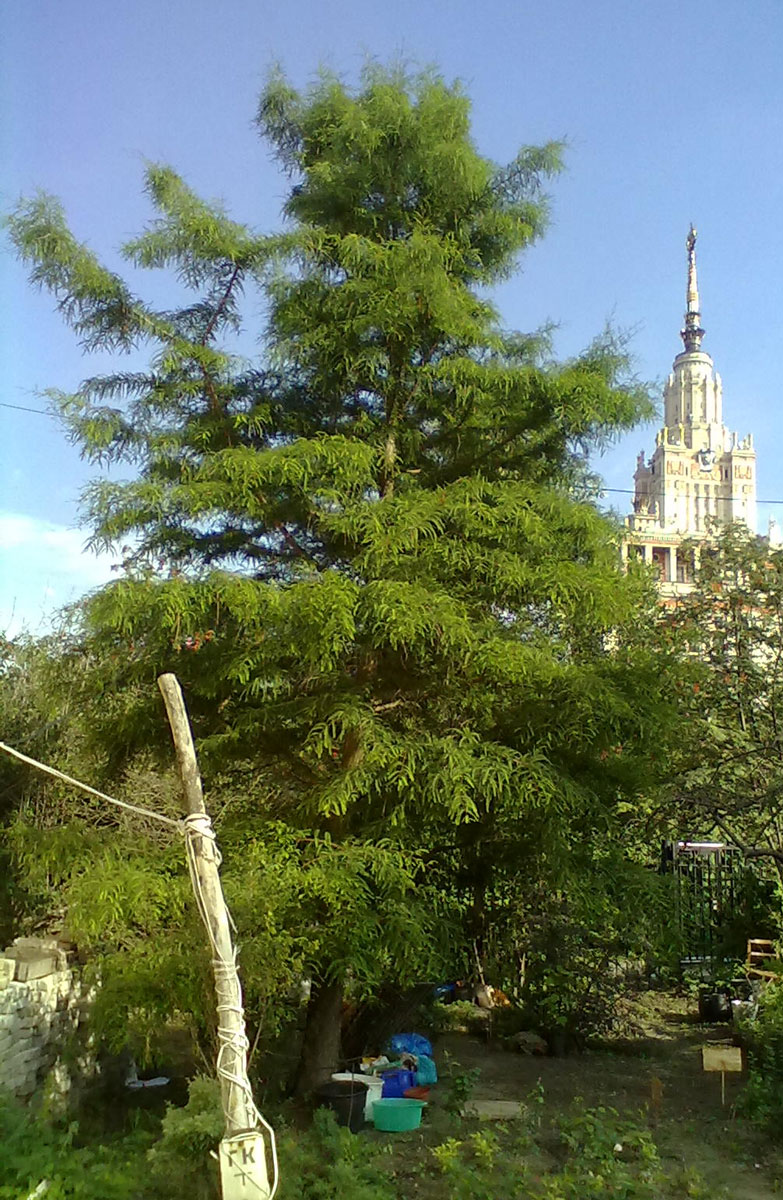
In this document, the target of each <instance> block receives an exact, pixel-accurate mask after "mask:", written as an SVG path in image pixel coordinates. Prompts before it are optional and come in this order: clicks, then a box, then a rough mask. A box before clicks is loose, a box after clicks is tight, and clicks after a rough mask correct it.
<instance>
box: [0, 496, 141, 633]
mask: <svg viewBox="0 0 783 1200" xmlns="http://www.w3.org/2000/svg"><path fill="white" fill-rule="evenodd" d="M85 540H86V534H85V533H84V531H83V530H79V529H71V528H68V526H66V525H57V524H55V523H54V522H52V521H43V520H40V519H38V518H37V517H31V516H28V515H27V514H26V513H18V512H2V511H0V633H3V634H5V636H6V637H13V636H14V635H15V634H17V633H19V632H20V631H21V630H27V631H28V632H29V633H45V632H46V631H47V630H48V629H49V628H50V627H51V624H52V621H53V619H54V617H55V615H56V613H57V610H58V609H60V608H62V606H63V605H65V604H70V603H72V602H73V601H74V600H78V599H79V597H80V596H83V595H84V593H85V592H88V591H90V590H91V589H92V588H95V587H98V586H99V585H100V584H102V583H106V582H107V581H108V580H109V579H111V578H112V577H113V576H112V569H111V568H112V565H113V564H114V563H116V562H118V558H117V556H116V555H111V554H95V553H93V552H92V551H88V550H85V548H84V543H85Z"/></svg>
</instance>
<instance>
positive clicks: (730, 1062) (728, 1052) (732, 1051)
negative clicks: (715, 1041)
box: [701, 1046, 742, 1071]
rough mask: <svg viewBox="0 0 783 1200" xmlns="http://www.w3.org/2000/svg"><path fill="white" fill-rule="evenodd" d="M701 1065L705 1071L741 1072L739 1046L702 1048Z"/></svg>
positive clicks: (740, 1051)
mask: <svg viewBox="0 0 783 1200" xmlns="http://www.w3.org/2000/svg"><path fill="white" fill-rule="evenodd" d="M701 1063H702V1067H703V1068H704V1070H705V1071H741V1070H742V1050H741V1049H740V1048H739V1046H702V1048H701Z"/></svg>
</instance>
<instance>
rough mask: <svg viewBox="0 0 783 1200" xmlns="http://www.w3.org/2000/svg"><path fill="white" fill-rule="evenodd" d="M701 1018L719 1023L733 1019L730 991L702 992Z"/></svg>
mask: <svg viewBox="0 0 783 1200" xmlns="http://www.w3.org/2000/svg"><path fill="white" fill-rule="evenodd" d="M699 1020H700V1021H703V1022H704V1023H705V1025H718V1024H720V1023H721V1022H725V1021H730V1020H731V996H730V995H729V993H728V992H700V993H699Z"/></svg>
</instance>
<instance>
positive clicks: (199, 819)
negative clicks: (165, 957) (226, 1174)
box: [0, 742, 280, 1200]
mask: <svg viewBox="0 0 783 1200" xmlns="http://www.w3.org/2000/svg"><path fill="white" fill-rule="evenodd" d="M0 750H3V751H4V752H5V753H6V754H10V755H11V757H12V758H17V759H19V761H20V762H23V763H27V764H28V766H31V767H35V768H36V769H37V770H39V771H43V772H44V773H45V774H46V775H51V776H53V777H54V778H55V779H61V780H62V781H63V783H68V784H70V785H71V787H75V788H79V789H80V790H81V791H83V792H88V793H89V794H90V795H91V796H97V797H98V799H99V800H105V801H106V803H107V804H114V805H116V806H117V808H122V809H125V810H126V811H127V812H133V813H137V814H138V815H139V816H142V817H148V818H149V819H150V820H153V821H162V822H163V824H165V825H171V826H173V827H174V828H175V829H176V830H177V831H178V832H179V833H182V834H184V837H185V857H186V860H187V864H188V873H189V875H190V882H191V884H192V887H193V894H194V896H195V898H196V907H197V908H198V912H199V916H200V917H201V920H202V923H203V925H204V928H205V929H206V931H207V937H208V938H209V944H210V947H211V949H212V968H213V971H214V974H215V993H216V996H217V1006H216V1007H217V1016H218V1028H217V1036H218V1055H217V1075H218V1079H220V1080H223V1081H225V1083H226V1084H229V1085H230V1086H232V1087H235V1088H238V1089H239V1090H240V1091H241V1093H242V1096H243V1100H244V1108H245V1115H246V1118H247V1127H248V1131H253V1130H255V1129H258V1128H259V1126H260V1127H261V1128H263V1129H264V1130H265V1131H266V1133H267V1135H268V1139H269V1146H270V1150H271V1157H272V1171H273V1176H272V1178H273V1183H272V1190H271V1192H270V1193H269V1200H272V1197H273V1196H274V1195H275V1192H276V1191H277V1186H278V1183H279V1179H280V1171H279V1168H278V1162H277V1146H276V1143H275V1133H274V1130H273V1129H272V1126H271V1125H270V1124H269V1123H268V1121H266V1120H265V1119H264V1117H263V1116H262V1115H261V1113H260V1112H259V1111H258V1109H257V1108H256V1104H255V1101H254V1099H253V1092H252V1089H251V1087H250V1080H249V1079H248V1077H247V1052H248V1049H249V1047H250V1042H249V1041H248V1038H247V1034H246V1033H245V1022H244V1009H243V1007H242V986H241V984H240V982H239V974H238V972H237V962H236V959H237V951H236V947H235V946H234V947H232V956H231V960H230V961H227V960H226V959H225V958H223V956H222V955H221V952H220V947H219V946H218V944H217V942H216V940H215V934H214V930H213V928H212V924H211V922H210V920H209V913H208V911H207V907H206V904H205V903H204V894H203V892H202V889H201V880H200V879H199V875H198V869H197V859H198V854H199V850H200V849H201V847H199V846H198V844H197V839H204V840H205V841H207V842H209V843H210V845H211V852H212V857H213V861H214V863H215V866H216V868H218V867H220V864H221V862H222V858H221V855H220V851H219V850H218V847H217V840H216V838H215V831H214V829H213V828H212V821H211V819H210V817H209V814H208V813H205V812H198V813H189V814H188V815H187V816H185V817H183V818H181V819H180V820H174V819H173V818H172V817H165V816H163V814H162V813H156V812H153V811H152V810H151V809H149V808H141V807H140V806H139V805H137V804H127V803H126V802H125V801H124V800H116V799H115V798H114V797H113V796H107V795H106V793H105V792H100V791H98V789H97V788H94V787H90V786H89V784H87V783H81V781H80V780H78V779H74V778H73V777H72V776H70V775H66V774H65V773H64V772H63V771H58V770H57V769H56V768H55V767H48V766H46V764H45V763H42V762H39V761H38V760H37V759H35V758H30V757H29V756H28V755H27V754H22V753H21V751H19V750H14V748H13V747H12V746H7V745H6V743H5V742H0ZM226 916H227V918H228V922H229V926H230V928H231V929H232V930H233V931H234V932H236V926H235V925H234V922H233V920H232V919H231V914H230V913H229V911H228V909H227V908H226ZM228 1013H230V1014H231V1015H232V1017H233V1018H234V1020H233V1021H232V1024H231V1025H227V1024H226V1020H225V1017H226V1014H228ZM237 1018H238V1019H237ZM226 1059H228V1060H229V1061H230V1062H231V1063H232V1064H234V1066H235V1068H236V1069H233V1070H232V1069H231V1067H230V1066H229V1065H228V1064H227V1062H226Z"/></svg>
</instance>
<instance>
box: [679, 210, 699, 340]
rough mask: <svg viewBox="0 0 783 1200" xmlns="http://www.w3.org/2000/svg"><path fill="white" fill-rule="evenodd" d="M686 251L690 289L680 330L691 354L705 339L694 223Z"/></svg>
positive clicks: (686, 296)
mask: <svg viewBox="0 0 783 1200" xmlns="http://www.w3.org/2000/svg"><path fill="white" fill-rule="evenodd" d="M685 249H686V250H687V251H688V287H687V289H686V292H685V328H684V329H681V330H680V337H681V338H682V340H683V343H684V345H685V353H686V354H690V353H692V352H695V351H698V350H699V349H700V347H701V339H702V338H703V337H704V330H703V329H702V327H701V324H700V319H701V313H700V312H699V281H698V279H697V277H696V230H695V228H694V226H693V223H692V222H691V227H690V230H689V232H688V236H687V238H686V239H685Z"/></svg>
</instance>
